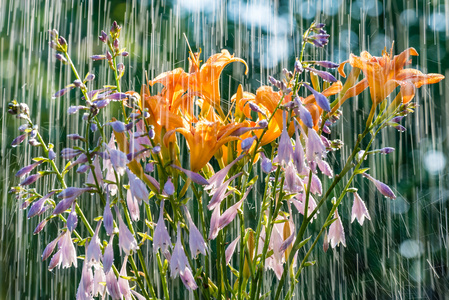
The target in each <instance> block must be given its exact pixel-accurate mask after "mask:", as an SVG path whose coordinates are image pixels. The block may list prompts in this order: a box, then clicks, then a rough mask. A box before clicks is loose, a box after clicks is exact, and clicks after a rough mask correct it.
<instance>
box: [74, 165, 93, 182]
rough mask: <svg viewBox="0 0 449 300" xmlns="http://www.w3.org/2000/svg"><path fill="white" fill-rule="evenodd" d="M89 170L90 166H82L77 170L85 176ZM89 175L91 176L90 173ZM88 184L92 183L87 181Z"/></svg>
mask: <svg viewBox="0 0 449 300" xmlns="http://www.w3.org/2000/svg"><path fill="white" fill-rule="evenodd" d="M89 169H90V166H89V165H81V166H79V167H78V169H76V173H79V174H83V173H86V172H87V170H89ZM89 175H90V173H89ZM87 182H88V183H91V182H89V180H87Z"/></svg>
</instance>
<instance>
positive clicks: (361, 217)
mask: <svg viewBox="0 0 449 300" xmlns="http://www.w3.org/2000/svg"><path fill="white" fill-rule="evenodd" d="M365 218H366V219H368V220H371V218H370V216H369V213H368V209H367V208H366V205H365V202H363V200H362V198H360V196H359V194H358V193H357V192H355V193H354V203H353V205H352V214H351V223H352V222H354V220H355V219H357V221H358V222H359V224H360V225H363V222H364V221H365Z"/></svg>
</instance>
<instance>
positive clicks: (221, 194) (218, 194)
mask: <svg viewBox="0 0 449 300" xmlns="http://www.w3.org/2000/svg"><path fill="white" fill-rule="evenodd" d="M242 174H243V173H242V172H240V173H238V174H235V175H234V176H232V177H231V178H229V179H228V180H226V181H225V182H224V183H223V184H222V185H221V186H220V187H219V188H218V189H216V190H215V192H214V194H213V196H212V198H211V199H210V201H209V204H208V205H207V208H208V209H209V210H212V209H214V208H215V206H217V205H219V204H220V203H221V201H223V199H224V198H225V197H226V196H227V194H226V191H227V189H228V185H229V184H230V183H231V182H232V181H233V180H234V179H236V178H237V177H239V176H240V175H242Z"/></svg>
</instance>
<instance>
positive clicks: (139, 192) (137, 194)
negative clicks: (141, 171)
mask: <svg viewBox="0 0 449 300" xmlns="http://www.w3.org/2000/svg"><path fill="white" fill-rule="evenodd" d="M126 173H127V174H128V178H129V191H131V193H132V195H133V197H134V198H136V199H137V201H139V204H141V203H142V200H143V201H144V202H145V203H147V204H148V196H149V192H148V189H147V187H146V185H145V184H144V183H143V181H142V180H140V179H139V178H138V177H137V176H136V175H134V173H132V172H131V171H130V170H128V169H126Z"/></svg>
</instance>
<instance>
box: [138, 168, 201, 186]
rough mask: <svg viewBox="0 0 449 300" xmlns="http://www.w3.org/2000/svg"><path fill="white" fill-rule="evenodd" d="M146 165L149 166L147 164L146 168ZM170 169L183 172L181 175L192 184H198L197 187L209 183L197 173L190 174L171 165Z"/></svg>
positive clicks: (190, 172)
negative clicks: (184, 175) (187, 178)
mask: <svg viewBox="0 0 449 300" xmlns="http://www.w3.org/2000/svg"><path fill="white" fill-rule="evenodd" d="M148 165H149V164H147V166H148ZM171 167H172V168H175V169H177V170H179V171H181V172H183V173H184V174H186V176H187V177H189V178H190V179H191V180H192V181H193V182H195V183H198V184H199V185H208V184H209V182H208V181H207V180H206V179H205V178H204V177H203V176H201V175H200V174H198V173H195V172H192V171H189V170H186V169H183V168H181V167H179V166H177V165H175V164H172V165H171ZM152 168H153V169H154V166H152ZM145 169H146V167H145ZM150 172H152V171H150Z"/></svg>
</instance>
